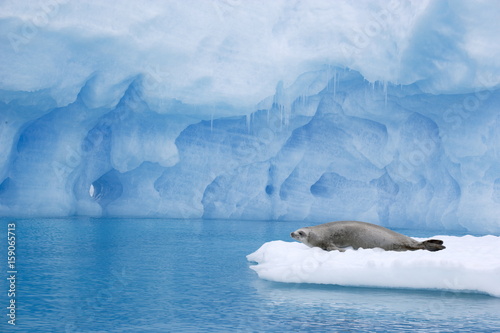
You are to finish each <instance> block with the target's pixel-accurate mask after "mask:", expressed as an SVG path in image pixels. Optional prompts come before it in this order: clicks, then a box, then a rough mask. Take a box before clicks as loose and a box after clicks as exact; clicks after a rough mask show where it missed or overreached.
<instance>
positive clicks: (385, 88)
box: [384, 80, 387, 107]
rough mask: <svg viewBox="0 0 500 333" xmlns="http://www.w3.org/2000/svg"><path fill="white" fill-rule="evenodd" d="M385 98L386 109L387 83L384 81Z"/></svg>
mask: <svg viewBox="0 0 500 333" xmlns="http://www.w3.org/2000/svg"><path fill="white" fill-rule="evenodd" d="M384 98H385V107H387V81H385V80H384Z"/></svg>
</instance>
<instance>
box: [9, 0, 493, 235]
mask: <svg viewBox="0 0 500 333" xmlns="http://www.w3.org/2000/svg"><path fill="white" fill-rule="evenodd" d="M491 8H498V4H497V3H496V2H494V1H491V2H488V1H486V2H483V3H481V4H466V3H461V2H453V3H449V2H446V1H402V0H401V1H398V0H395V1H391V2H386V1H376V2H369V3H364V2H359V3H343V2H342V3H331V2H329V1H312V2H297V3H291V2H288V1H275V2H273V3H272V4H271V3H267V2H260V1H256V2H241V1H232V0H220V1H202V2H200V1H185V2H183V3H182V4H181V3H170V4H162V3H158V2H154V1H147V2H145V3H144V4H141V5H138V4H136V3H135V2H132V1H131V2H124V3H123V4H122V5H121V7H120V9H119V11H118V12H117V9H116V6H114V5H107V4H102V3H100V2H98V1H89V2H87V4H86V5H80V4H76V3H70V2H66V1H63V0H52V1H49V2H46V3H44V4H33V5H30V6H27V5H22V4H19V3H18V2H15V1H5V2H2V3H1V4H0V27H1V31H2V32H4V33H3V36H4V37H5V41H6V42H5V43H1V44H0V54H1V56H2V61H1V62H0V73H1V74H2V75H1V76H0V152H1V154H0V215H2V216H73V215H85V216H127V217H169V218H214V219H215V218H216V219H249V220H250V219H259V220H278V219H279V220H306V221H315V222H327V221H332V220H344V219H349V220H352V219H355V220H366V221H369V222H372V223H378V224H381V225H384V226H388V227H399V228H421V229H429V230H449V231H457V230H458V231H464V230H465V231H470V232H476V233H498V232H500V219H499V218H498V212H499V211H500V168H499V167H498V158H499V156H498V151H499V142H500V140H499V138H498V135H499V134H498V128H499V125H500V117H499V116H498V112H497V111H498V110H497V109H498V105H499V103H500V60H499V59H500V57H498V54H500V49H499V46H498V43H496V39H497V36H498V33H499V32H500V31H499V30H500V27H499V25H498V24H497V18H496V16H495V15H494V13H495V10H492V9H491Z"/></svg>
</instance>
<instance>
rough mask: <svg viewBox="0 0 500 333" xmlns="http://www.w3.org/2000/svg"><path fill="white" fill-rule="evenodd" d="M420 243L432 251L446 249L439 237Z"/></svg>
mask: <svg viewBox="0 0 500 333" xmlns="http://www.w3.org/2000/svg"><path fill="white" fill-rule="evenodd" d="M422 245H423V246H424V247H425V249H426V250H428V251H432V252H435V251H440V250H444V249H446V247H445V246H444V245H443V241H442V240H439V239H429V240H426V241H423V242H422Z"/></svg>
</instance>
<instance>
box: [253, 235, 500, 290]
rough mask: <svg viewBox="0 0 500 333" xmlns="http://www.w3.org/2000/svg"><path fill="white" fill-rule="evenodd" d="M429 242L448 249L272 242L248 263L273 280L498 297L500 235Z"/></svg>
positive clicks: (454, 237)
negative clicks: (334, 248) (341, 247)
mask: <svg viewBox="0 0 500 333" xmlns="http://www.w3.org/2000/svg"><path fill="white" fill-rule="evenodd" d="M429 238H436V239H441V240H443V241H444V244H445V245H446V249H445V250H442V251H438V252H429V251H423V250H420V251H407V252H394V251H384V250H382V249H359V250H352V249H351V250H347V251H346V252H338V251H331V252H327V251H324V250H322V249H320V248H309V247H307V246H306V245H304V244H302V243H298V242H284V241H272V242H268V243H265V244H264V245H262V246H261V247H260V248H259V249H258V250H257V251H255V252H254V253H252V254H250V255H248V256H247V259H248V260H249V261H251V262H255V263H257V264H256V265H252V266H250V268H252V269H253V270H254V271H256V272H257V274H258V275H259V277H260V278H262V279H265V280H269V281H276V282H286V283H316V284H335V285H342V286H365V287H384V288H416V289H439V290H450V291H456V292H479V293H486V294H489V295H492V296H496V297H500V283H499V279H500V237H497V236H482V237H475V236H463V237H456V236H433V237H429ZM415 239H420V238H415ZM421 240H423V238H422V239H421Z"/></svg>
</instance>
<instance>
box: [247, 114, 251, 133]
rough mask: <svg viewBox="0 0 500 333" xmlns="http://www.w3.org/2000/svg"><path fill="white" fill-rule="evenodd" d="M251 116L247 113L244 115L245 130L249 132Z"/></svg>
mask: <svg viewBox="0 0 500 333" xmlns="http://www.w3.org/2000/svg"><path fill="white" fill-rule="evenodd" d="M251 117H252V114H247V115H246V121H247V132H248V133H250V124H251V122H252V121H251Z"/></svg>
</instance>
